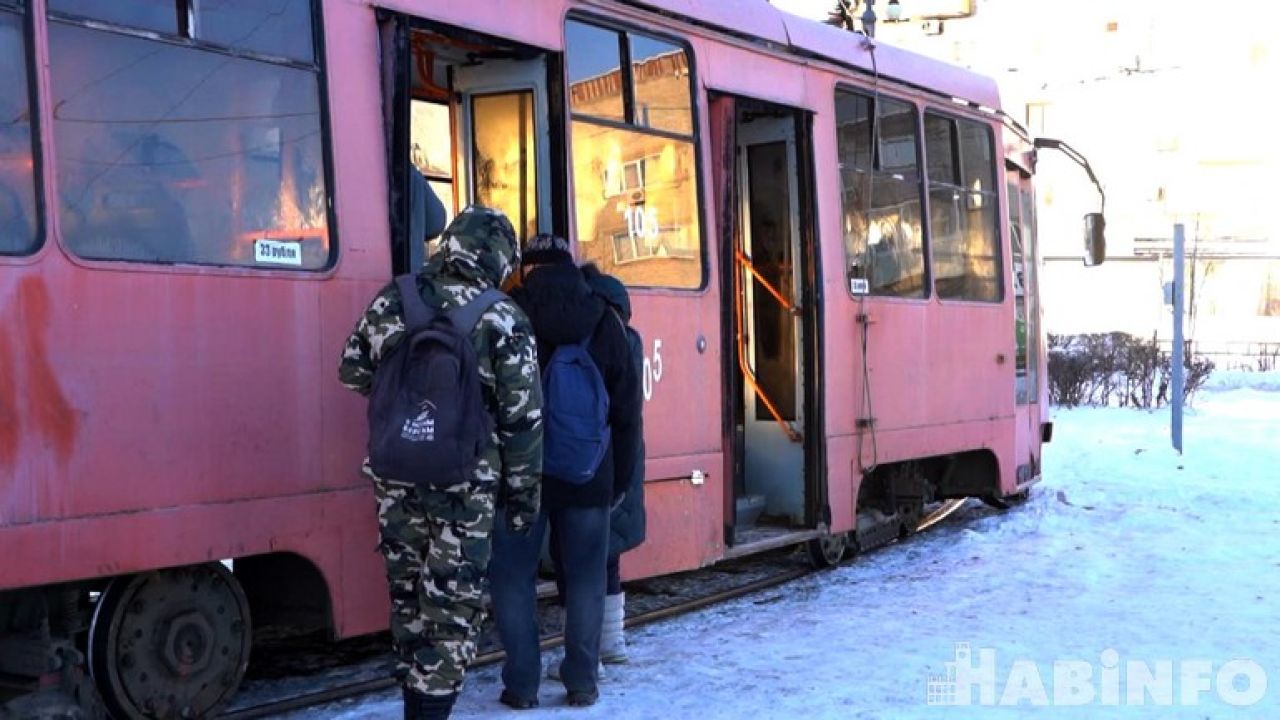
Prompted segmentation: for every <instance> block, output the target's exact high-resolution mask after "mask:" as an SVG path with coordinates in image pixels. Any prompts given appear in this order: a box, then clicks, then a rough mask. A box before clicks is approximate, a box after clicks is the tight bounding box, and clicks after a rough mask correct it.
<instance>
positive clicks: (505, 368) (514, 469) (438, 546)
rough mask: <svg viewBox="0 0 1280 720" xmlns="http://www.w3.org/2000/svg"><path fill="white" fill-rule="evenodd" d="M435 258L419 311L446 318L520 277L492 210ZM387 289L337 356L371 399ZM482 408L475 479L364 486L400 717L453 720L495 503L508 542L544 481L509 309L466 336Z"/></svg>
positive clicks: (462, 225)
mask: <svg viewBox="0 0 1280 720" xmlns="http://www.w3.org/2000/svg"><path fill="white" fill-rule="evenodd" d="M440 247H441V249H440V251H439V252H438V253H436V255H435V256H434V257H432V259H431V260H430V261H429V262H428V263H427V265H426V266H425V267H424V268H423V270H422V271H421V272H420V273H419V275H418V278H417V279H418V289H419V292H421V293H422V298H423V300H424V301H425V302H426V304H427V305H428V306H430V307H434V308H443V309H446V310H448V309H452V308H454V307H458V306H460V305H463V304H465V303H467V302H468V301H470V300H471V299H473V298H475V297H476V296H478V295H480V293H481V292H483V291H484V290H485V289H487V288H497V287H501V286H502V284H503V282H504V281H506V279H507V278H508V277H509V276H510V275H511V273H512V272H513V271H514V270H515V268H517V267H519V265H520V244H519V241H518V240H517V239H516V236H515V231H514V230H513V229H512V227H511V223H510V222H509V221H508V220H507V218H506V217H505V216H503V215H502V214H501V213H500V212H498V211H496V210H490V209H488V208H482V207H477V206H472V207H469V208H467V209H466V210H463V211H462V212H461V213H460V214H459V215H458V216H457V217H456V218H455V219H454V220H453V222H452V223H450V224H449V227H448V228H447V229H446V230H445V233H444V236H443V237H442V239H441V243H440ZM402 316H403V310H402V305H401V300H400V294H399V291H398V290H397V289H396V286H395V284H394V283H392V284H390V285H388V286H386V287H385V288H383V289H382V291H381V292H379V293H378V295H377V297H375V298H374V300H373V302H372V303H371V304H370V305H369V307H368V309H367V310H366V311H365V312H364V314H363V315H362V316H361V318H360V320H359V322H358V323H357V324H356V328H355V331H354V332H353V333H352V334H351V337H350V338H349V339H348V340H347V345H346V349H345V350H344V351H343V353H342V363H341V365H340V366H339V369H338V376H339V378H340V379H341V381H342V383H343V384H344V385H346V386H347V387H349V388H351V389H352V390H355V391H356V392H359V393H361V394H363V395H368V394H369V392H370V390H371V388H372V384H373V376H374V372H375V371H376V370H377V367H378V364H379V362H380V361H381V360H382V359H383V358H384V357H386V356H387V355H389V354H390V353H391V351H392V350H393V349H394V348H395V347H396V345H397V344H398V343H399V342H400V341H401V340H402V339H403V337H404V331H405V326H404V320H403V317H402ZM471 340H472V342H473V343H474V344H475V350H476V360H477V365H478V367H479V370H480V380H481V384H482V386H483V389H482V392H483V395H484V399H485V403H486V405H487V406H488V409H489V411H490V412H491V413H492V415H493V417H494V420H495V429H494V433H493V436H492V438H491V440H492V442H491V443H490V445H489V447H487V448H486V449H485V450H484V451H483V453H482V455H481V459H480V461H479V463H478V465H477V467H476V469H475V471H474V473H473V474H472V477H471V478H470V479H469V480H468V481H466V482H462V483H459V484H457V485H454V486H451V487H447V488H444V489H431V488H428V487H426V486H425V485H418V484H416V483H415V478H383V477H377V476H376V475H375V474H374V473H373V472H372V471H371V470H370V468H369V463H368V461H367V460H366V462H365V464H364V474H365V475H367V476H368V477H369V478H370V479H371V480H372V481H373V485H374V490H375V495H376V497H377V501H378V527H379V530H380V534H381V542H380V544H379V547H380V549H381V551H382V553H383V555H384V556H385V558H386V563H387V580H388V583H389V584H390V593H391V633H392V639H393V642H394V645H395V650H396V654H397V674H398V676H399V677H400V678H401V679H402V681H403V683H404V686H405V717H406V718H410V717H414V718H427V717H442V718H443V717H448V714H449V712H450V710H451V708H452V705H453V700H454V699H455V698H456V697H457V692H458V690H459V689H460V688H461V686H462V678H463V674H464V672H465V670H466V667H467V665H468V664H469V663H470V662H471V661H472V660H473V659H474V658H475V654H476V636H477V634H478V631H479V629H480V625H481V622H482V620H483V619H484V606H483V604H482V596H483V593H484V580H485V572H486V568H487V566H488V563H489V555H490V534H491V531H492V528H493V522H494V506H495V502H497V503H502V504H503V506H504V510H505V517H506V518H507V520H506V522H507V524H508V526H509V527H510V529H512V530H513V531H517V532H519V531H522V530H527V529H528V528H529V527H530V526H532V524H533V523H534V520H535V519H536V518H537V515H538V510H539V503H540V493H541V486H540V477H541V474H542V386H541V382H540V379H539V374H538V361H537V355H536V353H537V351H536V346H535V343H534V337H533V328H532V327H531V325H530V324H529V320H528V318H527V317H526V316H525V314H524V312H523V311H522V310H520V308H519V307H517V306H516V304H515V303H513V302H511V301H509V300H502V301H499V302H497V303H494V304H493V305H492V306H490V307H489V309H488V310H486V311H485V313H484V314H483V315H482V316H481V317H480V321H479V322H478V323H476V326H475V329H474V330H473V331H472V334H471Z"/></svg>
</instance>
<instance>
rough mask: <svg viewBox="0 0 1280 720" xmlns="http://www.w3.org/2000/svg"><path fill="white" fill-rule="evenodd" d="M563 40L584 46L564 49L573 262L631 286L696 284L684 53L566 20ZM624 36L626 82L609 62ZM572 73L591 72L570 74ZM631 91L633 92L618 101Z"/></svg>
mask: <svg viewBox="0 0 1280 720" xmlns="http://www.w3.org/2000/svg"><path fill="white" fill-rule="evenodd" d="M566 33H567V34H571V35H573V36H574V37H580V38H585V39H586V41H585V42H584V44H579V45H572V44H571V45H570V46H569V47H570V50H569V61H568V64H569V68H570V88H569V97H570V102H571V107H572V110H573V113H574V117H573V123H572V145H573V178H574V205H575V219H576V227H577V238H578V252H579V255H580V259H581V260H583V261H590V262H594V263H596V264H597V265H598V266H599V267H600V268H601V269H602V270H604V271H605V272H608V273H611V274H613V275H616V276H617V277H618V278H620V279H621V280H622V281H623V282H625V283H626V284H628V285H632V286H649V287H673V288H697V287H700V286H701V285H702V275H703V269H702V267H703V263H702V233H701V227H700V223H699V219H698V218H699V215H698V212H699V210H698V193H697V164H696V150H695V146H694V142H693V137H692V129H693V113H692V110H691V107H690V81H689V56H688V53H687V52H686V51H685V50H683V49H682V48H680V47H678V46H676V45H672V44H671V43H669V42H663V41H659V40H655V39H652V38H648V37H645V36H642V35H636V34H626V33H621V32H617V31H612V30H604V29H601V28H595V27H590V26H585V25H583V24H582V23H578V22H573V21H571V22H570V23H569V24H568V27H567V29H566ZM624 38H625V39H626V40H627V42H629V46H628V47H629V48H630V54H631V58H632V62H631V65H630V68H629V69H630V81H629V82H624V80H625V79H624V78H623V77H622V73H621V71H620V70H619V69H617V67H616V66H612V65H611V63H614V60H615V57H616V53H615V48H616V47H618V46H619V44H620V42H621V40H622V39H624ZM590 43H594V44H590ZM606 58H607V60H606ZM611 66H612V67H613V68H614V69H613V70H612V71H607V72H604V73H603V74H601V72H600V71H601V70H602V69H603V68H607V67H611ZM575 67H580V68H583V67H585V68H590V70H591V72H590V73H588V72H586V71H583V72H581V73H575V70H574V68H575ZM628 86H629V87H631V89H632V95H631V96H630V97H626V98H624V93H623V91H624V88H626V87H628ZM624 100H625V102H624ZM600 118H608V119H616V120H621V121H623V123H618V122H610V123H603V122H600V121H599V119H600ZM620 124H624V125H625V126H624V127H620V126H619V125H620Z"/></svg>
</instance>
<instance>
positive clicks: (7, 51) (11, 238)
mask: <svg viewBox="0 0 1280 720" xmlns="http://www.w3.org/2000/svg"><path fill="white" fill-rule="evenodd" d="M26 66H27V62H26V51H25V47H24V42H23V33H22V18H21V16H19V15H18V14H17V13H13V12H9V11H7V10H5V9H4V8H3V6H0V67H4V68H8V69H11V71H10V70H6V72H2V73H0V255H13V254H21V253H28V252H31V251H32V250H34V249H35V242H36V208H35V181H34V177H33V173H34V168H35V163H34V162H33V161H32V155H31V114H30V112H29V106H28V98H29V94H28V92H27V73H26V72H25V68H26Z"/></svg>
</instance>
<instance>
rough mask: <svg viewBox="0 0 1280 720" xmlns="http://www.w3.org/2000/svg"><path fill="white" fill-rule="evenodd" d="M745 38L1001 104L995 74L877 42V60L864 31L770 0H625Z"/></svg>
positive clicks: (981, 101)
mask: <svg viewBox="0 0 1280 720" xmlns="http://www.w3.org/2000/svg"><path fill="white" fill-rule="evenodd" d="M624 2H627V3H628V4H631V5H635V6H639V7H645V8H649V9H651V10H657V11H659V12H662V13H664V14H669V15H673V16H677V17H681V18H686V19H689V20H692V21H695V22H697V23H698V24H701V25H706V26H708V27H713V28H716V29H718V30H721V31H724V32H728V33H730V34H733V35H737V36H740V37H749V38H751V39H753V40H756V41H763V42H766V43H769V44H772V45H775V46H778V47H782V48H786V49H788V50H790V51H791V52H793V53H797V54H800V55H808V56H812V57H818V58H823V59H827V60H831V61H833V62H836V63H838V64H841V65H845V66H849V67H853V68H856V69H858V70H860V71H863V72H866V73H868V74H873V73H875V72H876V71H877V70H878V72H879V74H880V75H881V76H882V77H886V78H891V79H893V80H896V81H899V82H903V83H906V84H908V85H912V86H915V87H919V88H923V89H926V90H930V91H933V92H937V93H941V94H943V95H948V96H951V97H956V98H961V99H963V100H967V101H969V102H972V103H976V104H978V105H982V106H985V107H988V108H993V109H998V108H999V107H1000V93H999V90H998V88H997V87H996V83H995V81H994V80H993V79H991V78H989V77H987V76H985V75H980V74H978V73H975V72H973V71H970V70H966V69H964V68H961V67H957V66H955V65H950V64H948V63H945V62H942V61H940V60H935V59H933V58H930V57H927V56H925V55H921V54H919V53H914V52H911V51H909V50H904V49H902V48H899V47H894V46H893V45H889V44H887V43H885V42H883V41H876V44H875V48H876V49H875V60H874V62H873V61H872V56H871V50H870V48H869V47H868V45H867V43H864V42H861V41H860V40H861V38H862V36H861V35H858V34H854V33H850V32H848V31H847V30H843V29H841V28H837V27H834V26H832V25H827V24H826V23H821V22H818V21H816V20H810V19H807V18H802V17H799V16H796V15H792V14H791V13H787V12H783V11H782V10H779V9H778V8H776V7H774V6H773V5H771V4H769V2H768V1H767V0H624Z"/></svg>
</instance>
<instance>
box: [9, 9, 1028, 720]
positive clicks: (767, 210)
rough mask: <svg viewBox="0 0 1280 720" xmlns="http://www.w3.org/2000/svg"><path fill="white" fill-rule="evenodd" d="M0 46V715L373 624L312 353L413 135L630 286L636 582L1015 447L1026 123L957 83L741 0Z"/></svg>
mask: <svg viewBox="0 0 1280 720" xmlns="http://www.w3.org/2000/svg"><path fill="white" fill-rule="evenodd" d="M0 64H2V65H3V67H4V72H3V73H2V75H3V77H0V553H2V556H0V703H4V702H5V701H8V705H7V706H0V716H3V713H4V707H7V708H8V710H9V712H10V713H11V714H14V715H18V716H21V715H22V713H23V712H25V710H24V708H25V709H30V708H34V707H37V706H40V707H52V706H55V705H57V704H58V703H74V702H76V701H77V700H76V699H75V698H76V697H77V696H78V697H81V698H88V697H90V696H93V695H98V696H100V697H101V698H102V700H103V701H105V703H106V705H107V707H109V708H110V710H111V711H112V712H113V713H114V714H116V715H118V716H121V717H156V718H160V717H180V716H181V717H200V716H204V715H206V714H208V713H209V712H211V711H212V710H213V709H214V708H216V707H218V706H219V705H220V704H221V703H223V702H225V701H226V700H227V698H228V697H229V696H230V695H231V694H232V693H233V692H234V690H235V688H236V686H237V685H238V683H239V681H240V678H241V677H242V675H243V672H244V669H245V667H246V665H247V663H248V658H249V651H250V647H251V644H252V642H251V638H252V634H253V630H254V629H255V628H263V627H267V626H272V625H274V624H279V623H282V622H285V621H287V622H288V623H289V624H290V626H292V627H295V628H297V627H301V626H309V627H312V628H328V629H329V630H331V632H332V634H333V636H335V637H348V636H353V635H358V634H362V633H370V632H374V631H377V630H379V629H382V628H384V627H385V626H386V622H387V600H386V591H385V585H384V581H383V566H382V562H381V560H380V558H379V556H378V555H377V554H376V552H375V542H376V541H375V537H376V532H375V526H374V513H373V500H372V494H371V492H370V488H369V487H368V486H367V485H366V483H365V482H364V481H363V480H362V479H361V477H360V475H359V473H358V468H359V461H360V458H361V456H362V451H363V442H364V418H363V406H362V402H361V401H360V399H359V398H357V397H355V396H353V395H351V394H350V393H348V392H346V391H345V390H344V389H342V388H341V387H340V386H339V385H338V383H337V381H336V378H335V367H336V363H337V360H338V357H339V353H340V350H341V347H342V344H343V341H344V339H345V338H346V335H347V333H348V332H349V330H350V328H351V325H352V323H353V321H354V318H355V317H356V315H357V313H358V312H359V311H360V310H361V308H362V307H363V304H364V303H365V302H366V301H367V300H368V299H369V298H370V297H371V296H372V294H373V293H374V292H376V291H377V290H378V289H379V288H380V287H381V286H382V285H383V284H384V283H385V282H387V280H388V278H389V277H391V275H392V273H399V272H403V271H406V270H407V269H409V268H411V267H413V266H414V264H415V263H417V262H420V260H421V257H422V256H423V253H424V248H423V247H422V245H421V243H414V242H411V241H410V240H409V225H410V219H409V216H410V212H409V191H408V188H409V178H410V172H411V167H413V166H416V168H417V170H418V171H420V172H422V173H423V174H425V175H426V177H427V178H428V180H429V181H430V182H431V183H432V185H433V186H434V187H435V188H436V190H437V193H438V194H439V195H440V196H441V197H443V198H445V200H446V204H447V205H448V206H449V207H450V208H451V209H454V208H458V207H461V206H463V205H465V204H467V203H482V204H487V205H492V206H496V207H499V208H501V209H503V210H504V211H505V212H506V213H507V214H508V215H509V216H510V217H511V218H512V221H513V223H514V225H515V226H516V228H517V229H518V231H520V232H521V233H522V234H524V235H528V234H532V233H534V232H537V231H547V232H556V233H559V234H562V235H564V236H566V237H569V238H571V239H572V241H573V243H574V245H575V248H576V252H577V255H578V258H579V260H581V261H584V262H585V261H591V262H595V263H597V264H598V265H600V266H601V267H602V269H604V270H605V271H607V272H611V273H614V274H616V275H617V276H619V277H620V278H622V279H623V280H624V281H625V282H626V283H627V285H628V286H630V289H631V292H632V294H633V302H634V306H635V324H636V326H637V327H638V329H639V330H640V331H641V332H642V334H643V335H644V338H645V343H646V358H645V377H644V389H645V398H646V401H647V402H646V410H645V413H646V431H647V434H648V437H647V443H648V449H649V458H648V465H647V480H648V485H647V499H648V503H649V506H648V512H649V533H648V537H649V540H648V542H647V543H646V544H645V545H644V546H642V547H641V548H640V549H638V550H637V551H636V552H634V553H631V554H629V555H627V556H626V558H625V562H624V573H625V575H626V576H627V577H631V578H635V577H642V576H649V575H655V574H661V573H670V572H674V571H679V570H686V569H690V568H695V567H699V566H703V565H707V564H710V563H714V562H716V561H718V560H721V559H723V558H727V557H732V556H738V555H743V554H747V553H751V552H756V551H760V550H763V549H768V548H772V547H780V546H782V545H787V544H798V543H809V544H810V549H811V551H812V553H813V554H814V556H815V558H816V559H817V560H819V561H823V562H833V561H835V560H837V559H838V558H839V557H840V555H841V554H842V553H843V552H844V550H845V548H846V546H847V545H849V544H858V545H861V546H869V545H872V544H876V543H878V542H881V541H883V540H885V539H888V538H893V537H897V536H898V535H899V534H900V533H902V532H903V531H904V529H906V528H910V527H913V526H914V523H915V521H916V520H917V519H918V517H919V515H920V514H921V512H922V509H923V508H924V506H925V504H926V503H927V502H930V501H933V500H936V499H942V498H953V497H966V496H982V497H988V498H1007V497H1010V496H1014V495H1017V494H1019V493H1021V492H1023V491H1025V490H1026V488H1027V487H1028V486H1030V485H1031V484H1032V483H1034V482H1036V481H1037V480H1038V479H1039V477H1040V446H1041V443H1042V442H1043V441H1045V440H1047V439H1048V437H1049V429H1050V425H1049V424H1048V423H1047V407H1046V406H1047V400H1046V382H1045V374H1044V370H1043V368H1044V347H1043V341H1042V336H1043V333H1042V329H1041V326H1040V317H1041V312H1040V307H1039V303H1038V294H1037V277H1036V272H1037V267H1038V263H1037V249H1036V226H1035V194H1034V185H1033V174H1034V171H1035V161H1036V152H1035V145H1034V143H1033V141H1032V139H1031V138H1029V137H1028V136H1027V135H1026V134H1025V133H1024V132H1023V131H1022V130H1020V129H1019V127H1018V126H1017V124H1016V123H1015V122H1014V121H1012V120H1011V119H1010V118H1009V117H1008V116H1007V115H1006V114H1005V113H1004V112H1002V111H1001V110H1000V107H1001V106H1000V99H999V96H998V94H997V90H996V87H995V85H994V83H993V82H992V81H990V80H988V79H986V78H983V77H980V76H978V75H975V74H972V73H970V72H967V71H965V70H962V69H959V68H956V67H952V66H949V65H946V64H943V63H940V62H937V61H933V60H930V59H927V58H924V57H922V56H919V55H915V54H912V53H909V52H905V51H903V50H900V49H896V48H893V47H891V46H888V45H883V44H879V43H876V42H873V41H870V40H868V39H866V38H864V37H862V36H860V35H855V34H851V33H848V32H845V31H842V30H839V29H837V28H833V27H830V26H826V25H822V24H818V23H814V22H810V21H806V20H802V19H800V18H795V17H791V16H787V15H784V14H783V13H780V12H778V11H776V10H774V9H773V8H771V7H770V6H769V5H768V4H767V3H765V2H764V0H717V1H716V2H707V1H704V0H627V1H624V0H537V1H536V2H529V1H527V0H474V1H473V2H447V1H445V0H375V1H374V2H371V3H370V2H352V1H350V0H346V1H344V0H256V1H255V2H222V3H214V2H204V1H202V0H177V1H176V2H137V1H133V2H94V1H92V0H0ZM86 668H87V670H88V672H84V670H85V669H86ZM90 683H92V685H93V687H92V688H91V687H90ZM84 702H88V701H87V700H85V701H84Z"/></svg>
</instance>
